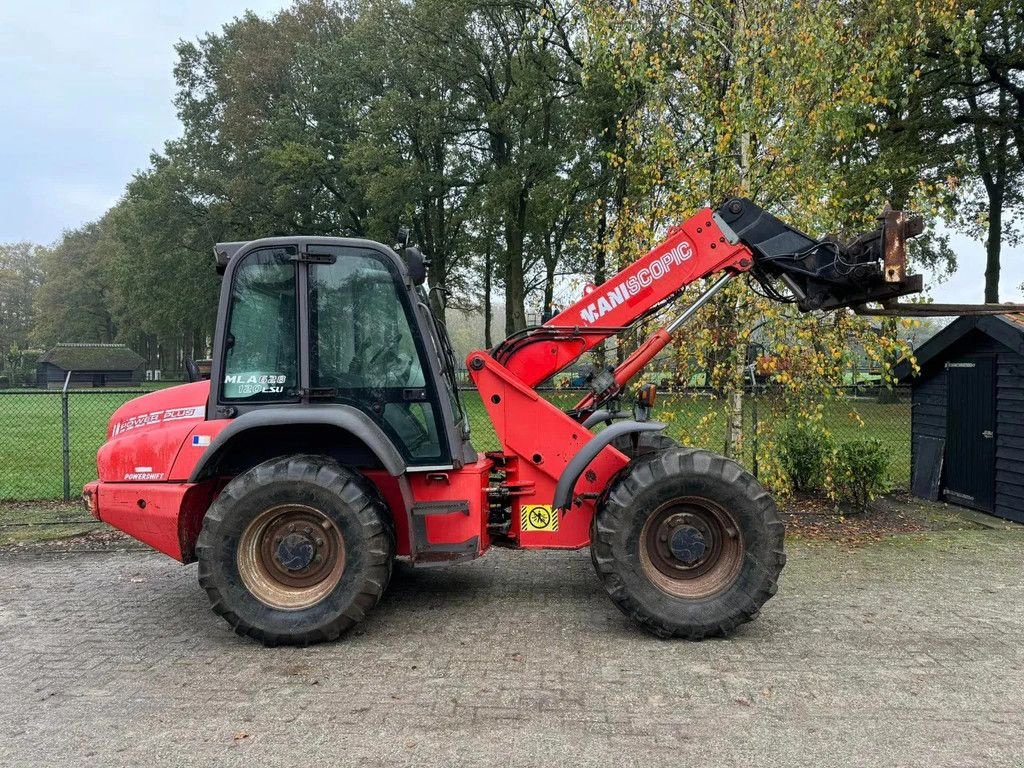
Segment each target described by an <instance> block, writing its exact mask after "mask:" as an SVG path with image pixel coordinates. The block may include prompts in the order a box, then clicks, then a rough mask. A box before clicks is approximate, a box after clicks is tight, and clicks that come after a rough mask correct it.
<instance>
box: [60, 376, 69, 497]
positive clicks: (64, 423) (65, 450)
mask: <svg viewBox="0 0 1024 768" xmlns="http://www.w3.org/2000/svg"><path fill="white" fill-rule="evenodd" d="M70 383H71V371H68V375H67V376H66V377H65V379H64V388H63V389H62V390H61V392H60V431H61V449H62V455H61V458H62V460H63V465H64V501H71V425H70V424H69V421H70V420H69V418H68V416H69V414H68V385H69V384H70Z"/></svg>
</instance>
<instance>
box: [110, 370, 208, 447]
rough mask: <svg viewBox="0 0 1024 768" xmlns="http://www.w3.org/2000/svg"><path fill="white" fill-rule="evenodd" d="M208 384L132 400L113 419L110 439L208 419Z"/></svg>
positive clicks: (162, 391) (184, 385) (178, 388)
mask: <svg viewBox="0 0 1024 768" xmlns="http://www.w3.org/2000/svg"><path fill="white" fill-rule="evenodd" d="M209 394H210V382H209V381H196V382H193V383H191V384H181V385H179V386H176V387H168V388H167V389H160V390H157V391H156V392H150V393H148V394H145V395H142V396H141V397H136V398H135V399H134V400H129V401H128V402H127V403H125V404H124V405H122V406H121V407H120V408H118V409H117V410H116V411H114V415H113V416H111V417H110V422H109V423H108V424H107V439H108V440H109V439H111V438H113V437H121V436H122V435H125V434H127V433H129V432H132V433H134V432H139V431H143V430H148V429H153V428H154V427H158V426H159V425H161V424H166V423H168V422H179V421H185V420H198V419H205V418H206V401H207V398H208V397H209Z"/></svg>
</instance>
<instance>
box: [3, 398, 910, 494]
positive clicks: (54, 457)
mask: <svg viewBox="0 0 1024 768" xmlns="http://www.w3.org/2000/svg"><path fill="white" fill-rule="evenodd" d="M135 396H137V393H121V394H115V393H112V392H106V391H103V390H85V391H75V392H72V393H71V395H70V398H69V406H70V407H69V416H70V428H71V429H70V432H71V434H70V437H71V441H70V448H71V450H70V465H71V495H72V497H77V495H78V493H79V492H80V491H81V488H82V486H83V485H84V484H85V483H87V482H89V481H90V480H93V479H95V477H96V450H97V449H98V448H99V447H100V445H101V444H102V443H103V440H104V438H105V436H106V425H107V421H108V420H109V418H110V415H111V414H112V413H113V412H114V410H115V409H116V408H117V407H118V406H120V405H121V404H123V403H125V402H126V401H128V400H130V399H131V398H132V397H135ZM548 397H549V398H550V399H551V400H552V401H553V402H555V403H556V404H557V405H558V406H559V407H560V408H570V407H572V405H573V404H574V403H575V402H576V401H577V400H578V399H579V397H580V393H579V392H554V393H548ZM463 402H464V404H465V405H466V410H467V411H468V412H469V416H470V422H471V427H472V435H473V444H474V445H475V446H476V448H477V450H481V451H487V450H495V449H497V448H499V445H498V441H497V438H496V437H495V434H494V430H493V428H492V427H491V425H490V422H489V421H488V419H487V414H486V411H485V409H484V407H483V404H482V403H481V402H480V397H479V395H477V394H476V393H475V392H464V393H463ZM854 409H855V410H856V411H857V412H859V413H860V416H861V418H862V419H863V420H864V426H860V425H859V424H858V422H857V421H856V419H854V418H853V417H851V415H850V413H851V410H854ZM757 411H758V421H759V423H760V427H761V432H762V433H765V432H766V431H767V432H768V433H770V432H771V430H772V429H773V428H774V427H775V425H777V424H779V423H780V422H781V421H782V420H783V419H784V417H785V414H783V413H780V412H778V410H777V408H775V407H771V406H770V405H769V403H768V402H767V401H765V400H759V401H758V409H757ZM753 413H754V409H753V404H752V402H751V400H750V398H747V405H746V412H745V422H746V433H747V435H748V439H747V441H746V454H745V456H744V463H745V464H746V465H747V466H748V467H749V466H752V465H753V459H754V452H753V448H754V441H753V440H752V439H750V438H749V435H751V434H752V432H753V430H752V424H753ZM655 415H656V417H657V418H660V419H662V420H664V421H666V422H667V423H668V428H667V433H668V434H669V435H670V436H672V437H674V438H676V439H677V440H679V441H680V442H683V443H687V444H691V445H701V446H703V447H706V448H709V449H712V450H715V451H721V450H722V449H723V444H722V440H723V437H722V436H723V435H724V429H725V414H724V409H723V407H722V403H721V402H720V401H716V400H714V399H712V398H708V397H689V396H685V395H667V396H665V395H663V396H661V397H660V398H659V401H658V412H657V413H656V414H655ZM825 418H826V421H827V423H828V425H829V429H830V431H831V432H832V434H833V438H834V439H835V440H836V441H837V442H841V441H844V440H851V439H856V438H865V437H877V438H878V439H879V440H881V441H882V442H883V444H884V445H886V447H888V448H889V451H890V455H891V457H892V479H893V481H894V482H896V483H898V484H900V485H902V486H906V485H907V484H908V482H909V477H910V404H909V403H906V402H904V403H897V404H894V405H880V404H878V403H876V402H873V401H871V400H859V401H845V402H836V403H830V404H828V405H827V406H826V410H825ZM703 419H707V423H706V424H705V425H704V426H703V427H702V426H701V422H702V420H703ZM60 425H61V398H60V395H59V393H55V392H50V393H27V392H23V391H22V392H17V393H8V392H0V500H27V499H56V498H60V497H61V495H62V493H63V480H62V461H61V450H62V449H61V426H60ZM766 442H770V440H769V439H768V438H766V437H762V438H761V442H760V451H759V460H760V462H761V463H762V465H763V463H764V461H765V455H764V452H765V451H766V450H769V448H767V447H766V446H765V443H766Z"/></svg>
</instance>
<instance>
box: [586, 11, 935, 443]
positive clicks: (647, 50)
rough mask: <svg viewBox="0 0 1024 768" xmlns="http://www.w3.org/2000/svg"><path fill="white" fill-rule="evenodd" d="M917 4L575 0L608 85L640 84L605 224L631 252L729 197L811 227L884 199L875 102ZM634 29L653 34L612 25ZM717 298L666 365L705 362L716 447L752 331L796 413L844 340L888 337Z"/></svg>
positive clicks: (734, 419)
mask: <svg viewBox="0 0 1024 768" xmlns="http://www.w3.org/2000/svg"><path fill="white" fill-rule="evenodd" d="M930 12H931V9H923V10H922V11H921V12H920V13H918V14H910V15H909V17H906V16H904V17H899V18H895V19H894V18H891V13H892V8H891V7H889V5H888V4H887V3H881V4H877V5H875V4H873V5H871V6H865V7H860V6H857V7H851V6H849V5H848V4H846V3H842V2H839V1H838V0H817V1H816V2H811V3H803V4H799V5H794V4H791V3H786V2H782V1H781V0H780V1H779V2H768V3H751V2H745V1H744V0H736V1H735V2H732V1H730V0H725V1H720V0H692V2H688V3H682V4H672V5H670V6H668V7H667V8H664V9H652V8H647V7H645V6H643V5H635V4H623V5H622V6H615V7H611V6H609V5H607V4H604V3H595V4H591V5H588V6H587V13H588V19H589V20H590V24H591V29H590V33H589V37H590V40H591V41H592V45H594V46H596V47H598V48H603V49H604V50H603V53H602V54H601V55H600V56H599V57H598V60H602V58H611V59H613V60H615V62H616V63H615V65H614V66H613V67H610V68H611V69H612V70H613V71H614V70H615V69H618V70H621V71H622V72H623V73H625V74H623V75H621V76H619V77H618V79H617V80H616V82H617V84H618V87H620V88H623V87H626V86H627V85H628V84H629V83H630V82H631V80H633V79H642V80H643V81H644V82H645V86H644V87H643V88H642V89H637V90H638V92H639V93H641V94H642V101H641V103H640V104H639V106H638V108H637V109H636V110H635V111H634V113H633V114H632V115H631V116H630V117H629V118H628V120H627V121H626V126H625V131H624V133H625V137H626V141H625V151H624V152H623V154H622V155H621V157H620V159H618V160H617V162H621V163H622V164H623V165H624V166H625V168H626V173H627V174H628V181H627V189H628V190H629V193H628V194H627V195H625V196H624V201H625V202H624V204H623V206H622V209H621V210H620V211H619V212H618V214H617V216H616V218H615V220H614V222H613V223H612V226H613V228H614V230H615V234H614V235H613V238H612V239H613V242H615V243H616V245H617V250H618V252H619V253H620V254H622V255H623V257H625V258H626V259H633V258H636V257H637V256H639V255H640V254H642V253H643V252H645V251H646V250H647V248H649V247H650V245H651V244H652V243H653V242H655V241H656V240H657V239H658V236H659V234H660V233H662V232H663V231H664V229H665V227H666V226H668V225H669V224H671V223H673V222H676V221H680V220H682V219H683V218H685V217H686V216H688V215H689V214H691V213H692V212H693V211H694V210H695V209H696V207H698V206H699V205H701V204H707V203H711V204H717V203H718V202H720V201H721V200H722V199H724V198H726V197H728V196H732V195H736V194H741V195H746V196H749V197H752V198H753V199H754V200H755V201H756V202H758V203H759V204H761V205H762V206H765V207H767V208H769V209H776V210H779V211H780V212H782V213H783V214H784V215H785V217H786V219H787V220H789V221H791V222H792V223H793V224H794V225H796V226H798V227H801V228H803V229H805V230H806V231H809V232H812V233H824V232H830V231H831V232H837V233H840V234H843V233H846V234H849V233H850V232H851V231H852V230H856V229H860V228H867V226H869V225H871V224H873V221H872V219H873V217H874V215H876V213H877V211H879V210H880V209H881V207H882V204H883V203H884V202H885V198H886V191H885V190H883V189H881V188H879V186H878V185H876V184H874V183H872V182H871V179H872V178H873V177H874V173H873V172H872V171H871V168H872V167H875V168H876V169H877V168H878V167H879V166H880V162H881V161H880V159H879V157H880V156H879V154H878V152H877V151H874V149H873V143H874V141H875V137H874V130H875V128H877V120H878V117H877V113H878V111H879V106H880V105H884V104H885V103H886V99H887V96H888V94H889V88H890V87H891V85H892V83H893V81H894V80H895V79H897V78H898V77H899V76H900V73H901V72H902V69H903V65H904V63H905V61H906V58H907V56H908V51H911V50H914V49H915V46H916V45H918V42H917V40H918V35H919V31H920V29H921V28H922V27H923V25H924V24H925V23H926V18H925V17H926V14H928V13H930ZM947 15H948V13H947ZM636 26H639V27H640V28H642V29H646V30H654V29H661V30H664V31H663V33H662V35H661V36H660V37H658V36H654V35H651V34H647V35H632V34H626V35H625V36H623V35H622V34H620V33H619V30H622V29H627V30H630V29H632V28H633V27H636ZM879 30H884V34H880V33H879ZM606 67H607V65H606ZM916 192H917V190H916V189H915V193H916ZM695 288H699V286H695ZM714 307H715V309H714V311H709V312H706V313H705V314H704V315H703V317H702V318H701V320H700V321H699V322H697V323H696V324H694V325H692V326H690V328H689V329H688V330H686V331H685V332H684V335H683V336H682V344H681V350H682V351H681V353H680V357H679V361H678V362H679V367H680V370H681V374H680V375H681V378H684V379H685V378H688V376H689V369H692V368H696V369H699V370H707V371H708V373H709V374H710V375H709V378H710V381H711V382H712V384H714V385H715V386H717V387H718V388H719V390H720V391H721V392H723V394H726V395H727V397H726V398H725V402H726V403H727V407H726V408H725V413H724V421H725V428H726V429H725V432H726V434H725V440H724V447H725V449H726V451H727V452H728V453H730V454H732V455H735V456H739V455H742V450H743V440H742V432H743V423H742V415H743V409H742V392H743V387H744V383H745V382H744V372H745V366H746V362H747V357H748V356H747V345H748V344H749V342H750V341H751V340H752V338H753V336H754V334H755V333H756V334H757V337H758V340H759V343H760V344H762V345H763V346H764V347H765V348H766V349H767V350H768V352H769V357H771V358H772V359H775V360H776V361H779V360H785V361H786V364H785V365H778V366H777V368H776V370H775V371H773V375H774V377H775V378H776V380H777V381H778V382H779V383H781V384H783V385H785V386H786V387H788V388H790V389H791V390H797V389H799V390H800V396H801V399H800V400H799V402H800V404H801V405H800V406H799V407H800V408H801V409H802V410H804V412H805V413H808V414H810V413H811V411H813V408H810V406H809V404H808V399H807V398H808V397H809V396H810V394H811V393H813V394H814V395H815V397H820V396H823V395H826V394H827V392H828V391H829V390H834V388H835V387H836V386H838V385H839V384H841V382H842V369H843V360H844V358H845V357H846V352H845V351H844V350H845V349H846V347H847V342H848V341H849V340H850V339H856V340H858V341H859V342H860V343H861V344H862V345H863V346H864V347H865V348H866V349H869V350H870V352H869V354H870V355H871V356H873V357H876V358H877V359H879V360H884V359H887V358H886V353H887V350H889V349H892V348H895V347H897V346H899V345H900V344H901V342H900V341H899V340H898V339H893V338H890V337H880V336H878V335H877V334H876V333H875V331H874V329H873V328H872V327H871V326H870V324H869V323H867V322H865V321H863V320H861V319H859V318H856V317H854V316H852V315H850V314H846V313H841V312H840V313H832V314H828V315H817V314H806V315H800V314H799V313H796V312H792V311H790V310H789V309H787V308H786V307H780V306H779V305H776V304H774V303H772V302H768V301H766V300H765V299H763V298H761V297H760V296H758V295H757V294H756V293H755V292H753V291H751V290H750V289H749V288H748V287H747V286H745V285H743V284H734V287H733V288H731V289H730V290H729V291H726V292H725V293H724V294H723V297H722V298H721V299H719V300H717V302H716V304H715V305H714ZM808 409H810V410H808Z"/></svg>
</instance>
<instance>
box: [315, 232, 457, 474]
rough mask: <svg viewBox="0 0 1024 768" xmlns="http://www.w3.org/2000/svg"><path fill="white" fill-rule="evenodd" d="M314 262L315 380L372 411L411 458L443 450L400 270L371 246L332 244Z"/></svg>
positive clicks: (424, 458)
mask: <svg viewBox="0 0 1024 768" xmlns="http://www.w3.org/2000/svg"><path fill="white" fill-rule="evenodd" d="M327 250H328V251H330V253H331V255H334V256H336V257H337V258H336V260H335V261H334V263H332V264H315V265H312V266H311V267H310V270H309V286H310V300H309V305H310V308H309V311H310V346H311V350H310V383H311V386H313V387H315V388H318V389H321V390H329V391H330V390H333V391H334V392H335V393H336V398H337V400H339V401H341V402H348V403H351V404H353V405H355V406H357V407H359V408H361V409H362V410H363V411H365V412H366V413H367V414H369V415H370V417H371V418H373V419H375V420H376V421H377V422H378V423H379V424H380V425H381V427H382V428H383V429H384V430H385V431H386V432H388V433H389V434H390V435H391V437H392V439H393V440H394V441H395V444H396V445H397V446H398V447H399V449H400V450H401V451H402V452H403V453H404V454H405V456H406V458H407V459H410V460H413V461H414V462H420V463H424V462H430V461H434V462H436V461H438V460H440V459H441V458H442V453H443V451H442V447H441V441H440V439H439V435H438V429H437V424H438V414H437V409H436V404H435V399H436V398H435V397H434V396H433V387H432V386H431V385H430V384H429V383H428V377H427V376H426V375H425V373H424V370H423V367H422V362H421V361H422V357H421V354H420V348H421V340H420V339H419V338H418V333H417V332H416V330H415V326H414V325H413V324H412V323H411V322H410V317H409V312H408V307H407V304H408V302H403V301H402V298H401V295H400V294H399V291H398V289H399V286H398V285H397V284H396V281H397V280H398V276H397V275H396V274H394V273H393V272H392V271H391V270H389V269H388V266H387V265H386V264H385V262H384V261H383V257H382V256H381V255H379V254H378V253H377V252H375V251H373V250H372V249H367V248H358V247H340V246H336V247H331V248H328V249H327Z"/></svg>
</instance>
